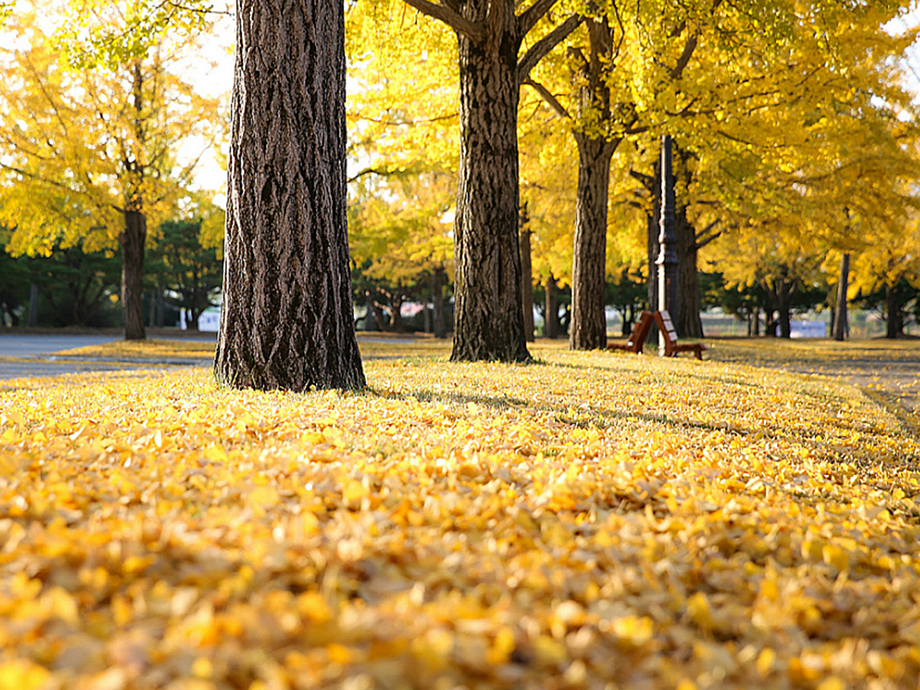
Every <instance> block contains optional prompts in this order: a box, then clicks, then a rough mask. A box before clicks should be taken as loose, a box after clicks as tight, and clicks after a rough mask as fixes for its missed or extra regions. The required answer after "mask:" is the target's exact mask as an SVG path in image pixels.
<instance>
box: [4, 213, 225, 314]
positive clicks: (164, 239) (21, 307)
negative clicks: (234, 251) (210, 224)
mask: <svg viewBox="0 0 920 690" xmlns="http://www.w3.org/2000/svg"><path fill="white" fill-rule="evenodd" d="M201 225H202V223H201V221H200V220H195V221H187V220H184V221H169V222H166V223H163V224H162V225H161V227H160V232H159V235H160V237H159V239H158V240H157V241H156V244H155V245H154V246H153V247H152V248H150V249H149V250H148V252H147V255H148V258H147V261H146V267H145V272H144V281H143V286H144V303H143V315H144V318H145V320H146V323H147V324H148V325H149V326H151V327H160V328H162V327H171V326H175V325H176V324H177V323H178V321H179V316H180V312H181V311H184V312H185V317H186V319H185V320H186V324H187V326H188V328H189V329H190V330H197V328H198V319H199V317H200V316H201V314H202V312H204V310H205V309H207V308H209V307H211V306H215V305H216V304H217V298H218V297H219V293H220V283H221V276H222V270H223V261H222V259H221V256H220V251H219V249H218V248H217V247H214V246H202V242H201V238H200V236H201ZM5 234H6V235H7V236H8V235H9V233H5ZM3 236H4V235H3V234H0V240H2V238H3ZM2 246H3V250H0V323H2V325H3V326H8V327H29V326H31V327H57V328H63V327H88V328H121V327H123V326H124V319H123V313H124V311H123V309H122V307H121V295H120V287H121V275H122V262H121V260H120V259H119V257H118V256H117V255H116V254H115V253H114V252H113V251H111V250H101V251H86V250H85V248H84V246H83V242H82V241H78V242H76V243H75V244H66V243H64V242H63V241H61V240H57V241H56V242H55V243H54V244H53V245H52V247H51V249H50V250H49V251H48V252H47V255H36V256H30V255H28V254H25V255H21V256H18V257H14V256H11V255H10V254H9V252H7V251H6V243H5V242H4V243H3V244H2Z"/></svg>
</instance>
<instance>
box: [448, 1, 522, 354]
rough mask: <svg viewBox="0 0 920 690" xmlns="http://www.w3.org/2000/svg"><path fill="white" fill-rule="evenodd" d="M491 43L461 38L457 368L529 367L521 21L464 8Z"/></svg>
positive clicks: (474, 5)
mask: <svg viewBox="0 0 920 690" xmlns="http://www.w3.org/2000/svg"><path fill="white" fill-rule="evenodd" d="M462 7H463V14H464V16H465V17H466V19H468V20H470V21H473V22H476V23H485V24H487V25H488V26H489V27H490V28H489V32H488V33H489V36H488V38H486V39H484V40H481V41H472V40H471V39H470V38H468V37H467V36H466V35H464V34H462V33H461V34H458V41H459V63H460V170H459V186H458V190H457V215H456V221H455V223H454V263H455V266H456V278H455V284H454V296H455V314H454V342H453V351H452V352H451V356H450V358H451V361H454V362H456V361H477V360H500V361H505V362H518V361H527V360H529V359H530V353H529V352H528V351H527V342H526V338H525V336H524V310H523V307H522V306H521V255H520V251H519V248H518V205H519V196H518V195H519V189H518V146H517V108H518V98H519V90H520V87H519V85H518V81H517V55H518V48H519V47H520V37H519V36H518V35H517V34H518V31H517V26H516V17H515V16H514V12H513V11H509V10H508V9H507V8H506V9H505V15H506V16H504V17H500V16H494V17H493V16H490V17H488V18H487V14H491V13H492V12H493V11H495V10H489V3H488V2H486V0H470V1H469V2H466V3H464V4H463V5H462Z"/></svg>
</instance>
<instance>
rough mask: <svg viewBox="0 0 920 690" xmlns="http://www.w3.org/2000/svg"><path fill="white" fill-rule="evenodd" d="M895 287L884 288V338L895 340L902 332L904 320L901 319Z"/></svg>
mask: <svg viewBox="0 0 920 690" xmlns="http://www.w3.org/2000/svg"><path fill="white" fill-rule="evenodd" d="M895 288H896V286H892V285H886V286H885V311H886V315H887V318H886V321H885V337H886V338H891V339H894V338H897V337H899V336H900V335H901V332H902V331H903V330H904V320H903V319H902V318H901V304H900V302H899V300H898V293H897V290H896V289H895Z"/></svg>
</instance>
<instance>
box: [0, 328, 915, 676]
mask: <svg viewBox="0 0 920 690" xmlns="http://www.w3.org/2000/svg"><path fill="white" fill-rule="evenodd" d="M761 342H763V341H761ZM196 345H200V344H196ZM729 345H731V346H733V344H727V345H726V347H729ZM404 346H405V345H404V343H397V342H367V341H362V352H363V353H365V356H367V352H371V351H372V352H375V353H377V354H378V356H377V358H368V360H367V361H366V363H365V368H366V373H367V377H368V382H369V384H370V390H369V391H367V392H365V393H361V394H354V393H350V394H342V393H335V392H321V393H309V394H290V393H259V392H254V391H230V390H219V389H218V388H217V387H216V386H215V385H214V383H213V380H212V377H211V376H210V373H209V372H207V371H205V370H199V371H195V370H187V371H183V372H165V371H161V372H155V371H149V372H140V373H138V372H124V373H121V374H119V375H115V376H112V375H106V376H102V375H94V374H82V375H72V376H68V377H62V378H60V379H53V380H23V379H21V380H18V381H16V382H13V384H12V386H11V388H9V389H8V390H6V391H4V393H3V396H2V397H0V544H3V545H4V547H3V550H2V552H0V554H2V555H0V613H2V615H0V640H2V641H3V646H2V649H3V651H2V652H0V678H4V679H12V681H10V683H11V685H10V686H11V687H13V686H22V687H41V686H42V685H43V684H44V685H47V686H48V687H81V686H87V687H91V686H93V684H101V683H103V682H106V683H110V684H111V683H115V681H118V682H119V683H120V684H121V687H149V688H159V687H166V686H168V685H170V684H171V683H176V686H175V687H179V686H180V685H181V684H184V685H181V686H182V687H193V686H194V687H202V688H233V687H269V688H316V687H366V688H373V687H379V688H426V689H427V688H438V687H445V688H452V687H458V686H461V685H463V686H466V687H471V688H472V687H476V688H553V687H555V688H604V687H609V685H608V684H609V683H616V684H618V686H619V687H635V688H644V687H647V688H691V687H697V688H704V687H718V688H776V687H788V688H792V687H795V688H819V687H824V688H831V687H879V688H897V687H916V685H917V683H918V680H920V656H918V655H917V653H916V650H917V648H918V645H920V637H918V630H920V609H918V607H917V605H916V602H915V601H914V598H915V593H916V592H918V591H920V582H918V574H920V547H918V543H920V542H918V537H920V472H918V466H917V463H918V460H920V444H918V440H917V437H916V436H915V435H914V433H913V429H912V428H911V427H909V426H907V425H905V424H904V423H903V420H901V419H899V418H898V416H896V415H894V414H892V413H891V412H889V411H888V410H887V409H886V408H885V407H884V406H882V405H879V404H877V403H876V402H875V401H873V400H872V399H870V398H868V397H866V396H865V395H863V394H862V393H860V392H859V391H858V390H857V389H855V388H852V387H850V386H847V385H844V384H838V383H835V382H834V381H831V380H827V379H822V378H816V377H802V376H797V375H793V374H787V373H784V372H782V371H777V372H774V373H772V374H771V376H770V377H769V378H766V377H764V376H763V372H762V370H761V369H757V368H754V367H751V366H747V365H746V364H743V363H741V362H742V360H743V357H742V354H741V352H742V348H743V347H746V346H745V345H739V346H738V348H736V349H735V350H734V354H733V353H732V351H730V350H728V349H723V348H722V346H721V341H720V342H719V343H716V344H715V345H714V347H713V350H711V351H710V352H711V353H712V354H713V359H714V360H715V361H708V362H697V361H695V360H692V359H689V358H681V359H677V360H674V359H671V360H665V359H660V358H657V357H655V356H644V357H636V356H632V355H624V354H608V353H600V352H593V353H583V352H568V351H567V350H565V346H564V344H561V343H538V344H536V345H535V346H534V347H533V348H532V352H533V353H534V354H535V355H537V356H538V358H539V360H540V361H539V362H538V363H536V364H534V365H531V366H526V367H521V366H514V365H503V364H497V363H491V364H487V363H478V364H452V365H448V364H446V363H445V362H444V361H443V360H444V358H446V356H447V354H449V346H448V345H447V344H444V343H435V342H434V341H419V342H417V343H415V344H414V345H413V347H416V348H419V349H418V350H417V351H413V352H411V353H410V355H411V356H410V357H409V358H405V357H400V358H397V357H396V356H395V353H396V352H398V351H399V350H398V348H401V347H404ZM366 347H369V348H371V349H369V350H367V351H365V350H364V348H366ZM811 347H814V348H820V347H824V346H823V345H812V346H811ZM390 348H392V349H390ZM726 352H728V354H727V355H725V358H726V359H730V358H737V361H734V362H724V361H718V360H719V359H720V358H721V356H722V354H723V353H726ZM815 352H817V350H815ZM388 354H392V355H393V356H392V357H389V356H388ZM769 356H770V357H773V356H778V355H773V354H770V355H769ZM816 356H817V355H816ZM29 683H32V685H31V686H30V685H28V684H29Z"/></svg>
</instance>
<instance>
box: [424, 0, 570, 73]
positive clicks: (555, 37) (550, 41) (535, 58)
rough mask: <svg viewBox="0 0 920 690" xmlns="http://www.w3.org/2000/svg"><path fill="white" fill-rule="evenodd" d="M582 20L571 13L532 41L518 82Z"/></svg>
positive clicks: (519, 65) (520, 62) (523, 60)
mask: <svg viewBox="0 0 920 690" xmlns="http://www.w3.org/2000/svg"><path fill="white" fill-rule="evenodd" d="M407 1H408V0H407ZM584 20H585V18H584V17H583V16H581V15H580V14H573V15H572V16H571V17H569V18H568V19H566V20H565V21H564V22H562V24H560V25H559V26H557V27H556V28H555V29H553V30H552V31H550V32H549V33H548V34H546V36H544V37H543V38H541V39H540V40H539V41H537V42H536V43H534V44H533V45H532V46H531V47H530V50H528V51H527V52H526V53H524V56H523V57H522V58H521V59H520V60H518V66H517V81H518V84H523V83H524V80H525V79H528V78H530V70H532V69H533V68H534V67H536V65H537V63H538V62H540V60H542V59H543V58H544V57H546V56H547V55H548V54H549V52H550V51H551V50H552V49H553V48H555V47H556V46H557V45H559V44H560V43H562V42H563V41H564V40H565V39H566V38H568V37H569V35H570V34H571V33H572V32H573V31H575V29H577V28H578V27H579V26H580V25H581V23H582V22H583V21H584Z"/></svg>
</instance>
